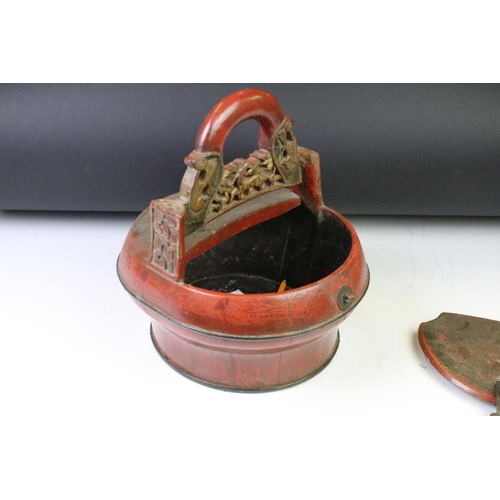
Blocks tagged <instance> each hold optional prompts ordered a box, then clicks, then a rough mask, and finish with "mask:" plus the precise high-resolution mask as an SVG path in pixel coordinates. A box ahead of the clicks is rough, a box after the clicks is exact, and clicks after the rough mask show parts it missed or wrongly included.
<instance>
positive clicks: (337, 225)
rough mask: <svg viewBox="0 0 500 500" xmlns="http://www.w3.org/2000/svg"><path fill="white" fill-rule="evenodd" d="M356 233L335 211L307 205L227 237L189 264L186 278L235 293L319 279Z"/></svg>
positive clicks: (346, 251)
mask: <svg viewBox="0 0 500 500" xmlns="http://www.w3.org/2000/svg"><path fill="white" fill-rule="evenodd" d="M351 246H352V235H351V232H350V231H349V229H348V228H347V227H346V225H345V224H344V223H343V222H342V221H341V220H340V219H339V218H338V217H337V216H336V215H335V214H333V213H332V212H330V211H328V210H321V211H319V212H312V211H310V210H309V209H308V208H307V207H305V206H304V205H301V206H299V207H297V208H294V209H293V210H291V211H289V212H287V213H285V214H283V215H280V216H279V217H276V218H275V219H271V220H268V221H266V222H262V223H260V224H257V225H255V226H253V227H251V228H249V229H247V230H245V231H243V232H241V233H238V234H236V235H235V236H232V237H231V238H228V239H227V240H225V241H223V242H222V243H219V244H218V245H216V246H215V247H213V248H212V249H210V250H208V251H206V252H205V253H203V254H201V255H200V256H198V257H196V258H195V259H193V260H192V261H190V262H188V263H187V265H186V275H185V283H187V284H190V285H193V286H197V287H200V288H205V289H208V290H215V291H219V292H226V293H232V292H236V291H240V292H242V293H245V294H249V293H274V292H277V291H278V288H279V285H280V283H281V282H282V281H283V280H286V289H287V290H288V289H292V288H298V287H301V286H305V285H308V284H310V283H314V282H315V281H318V280H320V279H322V278H324V277H326V276H328V275H329V274H331V273H333V272H334V271H335V270H336V269H338V268H339V267H340V266H341V265H342V264H343V263H344V262H345V260H346V259H347V257H348V255H349V253H350V251H351Z"/></svg>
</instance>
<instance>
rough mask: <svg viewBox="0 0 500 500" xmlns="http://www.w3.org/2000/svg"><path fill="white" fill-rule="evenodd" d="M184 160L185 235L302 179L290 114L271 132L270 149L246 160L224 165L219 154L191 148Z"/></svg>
mask: <svg viewBox="0 0 500 500" xmlns="http://www.w3.org/2000/svg"><path fill="white" fill-rule="evenodd" d="M185 162H186V165H187V170H186V172H185V174H184V177H183V179H182V183H181V189H180V195H181V199H182V200H183V201H184V203H185V204H186V234H189V233H191V232H193V231H195V230H196V229H197V228H198V227H200V226H202V225H204V224H206V223H207V222H209V221H211V220H213V219H214V218H215V217H218V216H219V215H221V214H223V213H225V212H226V211H227V210H230V209H231V208H233V207H236V206H238V205H240V204H242V203H244V202H245V201H247V200H250V199H252V198H255V197H257V196H259V195H261V194H264V193H266V192H269V191H272V190H274V189H278V188H281V187H286V186H294V185H297V184H299V183H300V182H301V167H300V156H299V153H298V148H297V141H296V139H295V136H294V134H293V119H292V118H291V117H285V120H284V121H283V122H282V124H281V125H280V126H279V127H278V128H277V129H276V131H275V132H274V134H273V136H272V140H271V148H269V149H268V148H260V149H257V150H256V151H254V152H253V153H252V154H251V155H250V156H249V157H248V158H247V159H242V158H238V159H236V160H234V161H232V162H230V163H228V164H227V165H224V164H223V159H222V154H221V153H218V152H209V153H200V152H197V151H193V152H191V154H190V155H189V156H188V157H187V158H186V160H185Z"/></svg>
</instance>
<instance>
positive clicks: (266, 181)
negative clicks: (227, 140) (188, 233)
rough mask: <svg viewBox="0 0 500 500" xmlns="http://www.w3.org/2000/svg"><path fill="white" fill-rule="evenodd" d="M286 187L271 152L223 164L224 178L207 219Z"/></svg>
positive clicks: (259, 150) (265, 151) (257, 152)
mask: <svg viewBox="0 0 500 500" xmlns="http://www.w3.org/2000/svg"><path fill="white" fill-rule="evenodd" d="M284 185H285V183H284V181H283V176H282V175H281V174H280V172H279V171H278V169H277V168H276V165H275V164H274V162H273V158H272V156H271V154H270V153H269V151H268V150H266V149H258V150H257V151H254V152H253V153H252V154H251V155H250V157H249V158H247V159H246V160H243V159H242V158H238V159H236V160H234V161H232V162H231V163H228V164H227V165H224V168H223V171H222V179H221V181H220V183H219V186H218V188H217V191H216V192H215V195H214V197H213V198H212V202H211V203H210V205H209V207H208V210H207V214H206V217H205V220H206V221H208V220H211V219H213V218H214V217H217V216H218V215H220V214H221V213H223V212H225V211H226V210H229V209H230V208H233V207H235V206H237V205H239V204H241V203H243V202H245V201H246V200H250V199H252V198H255V197H256V196H259V195H260V194H262V193H264V192H267V191H270V190H272V189H277V188H279V187H283V186H284Z"/></svg>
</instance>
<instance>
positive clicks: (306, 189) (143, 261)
mask: <svg viewBox="0 0 500 500" xmlns="http://www.w3.org/2000/svg"><path fill="white" fill-rule="evenodd" d="M247 119H254V120H256V121H257V122H258V124H259V137H258V141H259V148H258V149H257V150H256V151H255V152H254V153H252V154H251V155H250V157H249V158H247V159H236V160H234V161H232V162H230V163H228V164H224V161H223V156H222V152H223V146H224V142H225V140H226V138H227V136H228V134H229V133H230V132H231V130H232V129H233V128H234V127H235V126H236V125H238V124H239V123H241V122H242V121H244V120H247ZM185 162H186V165H187V170H186V173H185V174H184V177H183V179H182V183H181V187H180V192H179V193H177V194H174V195H171V196H168V197H166V198H162V199H159V200H154V201H152V202H151V204H150V206H149V208H148V209H147V210H145V211H144V212H143V213H142V214H141V215H140V216H139V217H138V219H137V220H136V221H135V222H134V225H133V226H132V228H131V230H130V232H129V234H128V236H127V239H126V240H125V243H124V246H123V249H122V252H121V254H120V256H119V258H118V275H119V277H120V280H121V282H122V284H123V286H124V287H125V288H126V290H127V291H128V292H129V293H130V295H131V296H132V298H133V299H134V301H135V302H136V303H137V304H138V305H139V307H140V308H141V309H143V310H144V311H145V312H146V313H147V314H148V315H149V316H150V317H151V318H152V324H151V336H152V339H153V343H154V345H155V346H156V348H157V350H158V352H159V353H160V354H161V356H162V357H163V358H164V359H165V361H167V362H168V363H169V364H170V365H171V366H172V367H173V368H175V369H176V370H178V371H179V372H180V373H182V374H183V375H186V376H187V377H189V378H191V379H193V380H195V381H197V382H201V383H203V384H206V385H210V386H213V387H217V388H220V389H225V390H236V391H266V390H273V389H279V388H284V387H288V386H290V385H293V384H297V383H299V382H302V381H304V380H307V379H308V378H310V377H312V376H314V375H315V374H316V373H318V372H319V371H320V370H322V369H323V368H324V367H325V366H326V365H327V364H328V363H329V361H330V360H331V359H332V357H333V355H334V354H335V351H336V349H337V347H338V343H339V335H338V325H339V324H340V323H341V322H342V321H343V320H344V319H345V318H346V317H347V316H348V315H349V314H350V313H351V312H352V310H353V309H354V308H355V307H356V305H357V304H358V303H359V301H360V300H361V298H362V297H363V295H364V294H365V292H366V290H367V287H368V281H369V272H368V267H367V265H366V262H365V259H364V255H363V251H362V249H361V245H360V242H359V239H358V237H357V235H356V232H355V231H354V229H353V227H352V226H351V224H350V223H349V222H348V221H347V220H346V219H345V218H344V217H342V216H341V215H340V214H338V213H337V212H335V211H333V210H331V209H330V208H328V207H325V206H324V205H323V200H322V196H321V184H320V170H319V156H318V154H317V153H315V152H314V151H311V150H309V149H305V148H302V147H299V146H297V143H296V139H295V136H294V134H293V119H292V118H291V117H289V116H285V115H284V113H283V111H282V109H281V106H280V105H279V103H278V102H277V101H276V99H275V98H274V97H273V96H272V95H270V94H268V93H267V92H264V91H261V90H255V89H249V90H243V91H239V92H235V93H234V94H231V95H229V96H228V97H226V98H225V99H223V100H222V101H220V102H219V103H218V104H217V105H216V106H215V107H214V108H213V109H212V111H211V112H210V113H209V114H208V116H207V118H206V119H205V121H204V122H203V124H202V126H201V128H200V131H199V133H198V136H197V139H196V146H195V149H194V151H192V152H191V153H190V154H189V155H188V156H187V158H186V160H185ZM284 280H286V285H287V286H286V289H285V290H283V291H278V290H279V289H280V288H283V286H281V287H280V284H281V283H282V282H283V281H284ZM234 292H236V293H234Z"/></svg>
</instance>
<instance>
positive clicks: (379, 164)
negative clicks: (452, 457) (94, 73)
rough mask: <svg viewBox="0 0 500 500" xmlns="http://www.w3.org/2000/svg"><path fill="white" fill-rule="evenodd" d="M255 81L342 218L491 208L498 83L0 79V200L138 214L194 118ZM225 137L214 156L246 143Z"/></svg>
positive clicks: (166, 188) (498, 134) (188, 137)
mask: <svg viewBox="0 0 500 500" xmlns="http://www.w3.org/2000/svg"><path fill="white" fill-rule="evenodd" d="M246 87H258V88H262V89H265V90H268V91H269V92H271V93H272V94H274V95H275V96H276V98H277V99H278V100H279V101H280V103H281V105H282V107H283V109H284V111H285V113H286V114H289V115H292V116H293V117H294V118H295V134H296V136H297V140H298V143H299V144H300V145H302V146H305V147H308V148H311V149H314V150H316V151H318V152H319V153H320V156H321V165H322V180H323V193H324V198H325V201H326V203H327V205H329V206H331V207H333V208H335V209H336V210H339V211H340V212H343V213H346V214H410V215H500V85H497V84H495V85H469V84H463V85H462V84H449V85H448V84H446V85H444V84H440V85H430V84H429V85H420V84H418V85H406V84H404V85H398V84H390V85H364V84H363V85H333V84H332V85H330V84H321V85H319V84H318V85H316V84H300V85H299V84H258V85H256V84H252V85H236V84H220V85H215V84H214V85H199V84H165V85H135V84H134V85H119V84H117V85H114V84H113V85H101V84H93V85H59V84H57V85H1V86H0V209H14V210H105V211H140V210H143V209H144V208H145V207H146V206H147V205H148V203H149V201H150V200H151V199H153V198H159V197H162V196H166V195H168V194H171V193H174V192H177V191H178V189H179V184H180V180H181V177H182V174H183V172H184V169H185V166H184V163H183V159H184V156H186V155H187V154H188V153H189V152H190V151H191V150H192V149H193V146H194V139H195V137H196V133H197V131H198V128H199V126H200V125H201V123H202V121H203V119H204V117H205V115H206V114H207V113H208V112H209V111H210V109H211V108H212V106H213V105H214V104H216V103H217V101H219V100H220V99H221V98H222V97H224V96H225V95H227V94H228V93H230V92H233V91H235V90H238V89H241V88H246ZM256 139H257V125H256V123H255V122H253V121H250V122H245V123H243V124H241V125H240V126H239V127H237V129H236V130H235V131H234V132H233V134H232V135H231V136H230V138H229V140H228V143H227V144H226V149H225V160H226V162H227V161H230V160H232V159H234V158H235V157H242V156H243V157H245V156H247V155H248V153H249V152H250V151H253V149H255V147H256Z"/></svg>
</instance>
